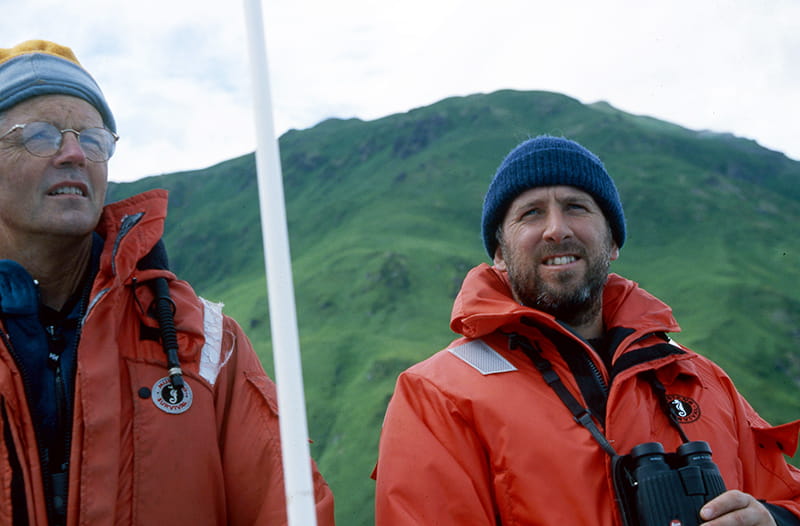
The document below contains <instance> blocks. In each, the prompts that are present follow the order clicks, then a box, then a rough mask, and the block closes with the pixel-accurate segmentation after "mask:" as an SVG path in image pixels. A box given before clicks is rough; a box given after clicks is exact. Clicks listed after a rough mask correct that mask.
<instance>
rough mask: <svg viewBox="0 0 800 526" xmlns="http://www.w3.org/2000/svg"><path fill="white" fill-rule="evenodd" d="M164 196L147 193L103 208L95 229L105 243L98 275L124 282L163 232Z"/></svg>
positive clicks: (164, 216) (164, 191)
mask: <svg viewBox="0 0 800 526" xmlns="http://www.w3.org/2000/svg"><path fill="white" fill-rule="evenodd" d="M167 195H168V193H167V191H166V190H160V189H158V190H150V191H148V192H143V193H141V194H138V195H135V196H133V197H129V198H127V199H123V200H121V201H117V202H115V203H111V204H108V205H106V206H105V208H104V209H103V214H102V215H101V217H100V222H99V223H98V225H97V229H96V232H97V233H98V234H100V236H101V237H103V239H105V241H106V242H105V247H104V250H103V254H102V256H101V259H100V268H101V272H106V273H110V274H111V275H112V276H113V277H115V278H116V279H119V280H121V281H123V282H124V281H126V280H127V279H128V276H130V275H131V274H132V273H133V272H134V270H135V269H136V263H137V262H138V261H139V260H140V259H141V258H143V257H144V256H145V255H146V254H147V253H148V252H150V250H151V249H152V248H153V246H154V245H155V244H156V243H157V242H158V240H159V239H161V236H162V235H163V233H164V220H165V218H166V216H167ZM134 229H135V232H136V233H135V235H130V233H131V232H132V231H133V230H134Z"/></svg>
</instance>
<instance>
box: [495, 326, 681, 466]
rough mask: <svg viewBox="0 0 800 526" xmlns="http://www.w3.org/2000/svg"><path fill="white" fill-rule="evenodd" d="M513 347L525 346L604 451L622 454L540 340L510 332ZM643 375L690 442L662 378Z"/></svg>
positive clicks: (669, 416) (665, 410) (675, 425)
mask: <svg viewBox="0 0 800 526" xmlns="http://www.w3.org/2000/svg"><path fill="white" fill-rule="evenodd" d="M509 347H510V348H511V349H521V350H522V352H524V353H525V355H526V356H527V357H528V358H529V359H530V360H531V362H533V365H534V366H535V367H536V369H537V370H538V371H539V372H540V373H541V374H542V378H544V381H545V383H547V385H549V386H550V388H551V389H553V391H555V393H556V395H558V397H559V398H560V399H561V401H562V402H563V403H564V405H565V406H567V409H569V410H570V412H571V413H572V417H573V418H574V419H575V421H576V422H577V423H579V424H580V425H582V426H583V427H585V428H586V429H587V430H588V431H589V433H591V435H592V437H594V439H595V440H596V441H597V443H598V444H600V447H601V448H603V451H605V452H606V453H608V455H609V456H610V457H612V458H613V457H616V456H618V455H617V452H616V450H615V449H614V446H612V445H611V443H610V442H609V441H608V439H607V438H606V436H605V435H604V434H603V432H602V431H600V428H598V427H597V423H596V422H595V421H594V418H593V417H592V413H591V411H590V410H589V409H588V408H586V407H584V406H582V405H581V404H580V402H578V400H577V399H576V398H575V397H574V396H573V395H572V393H571V392H570V390H569V389H567V387H566V386H565V385H564V382H563V381H561V377H559V376H558V373H556V371H555V370H554V369H553V364H552V363H550V361H549V360H548V359H547V358H545V357H544V356H542V349H541V347H539V345H538V343H535V342H534V343H533V344H532V343H531V342H530V340H528V338H526V337H525V336H522V335H520V334H516V333H515V334H510V335H509ZM642 375H643V376H644V378H645V380H647V383H649V384H650V387H651V388H652V389H653V393H654V394H655V395H656V398H658V400H659V402H660V404H659V406H660V407H661V410H662V411H664V413H665V414H666V415H667V418H668V419H669V421H670V423H671V424H672V426H673V427H674V428H675V429H676V430H677V431H678V433H679V434H680V436H681V439H682V440H683V442H684V443H685V442H689V438H688V437H687V436H686V433H685V432H684V431H683V428H682V427H681V424H680V422H679V421H678V418H677V416H676V415H675V413H674V412H673V411H672V407H671V406H670V404H669V400H667V391H666V389H665V388H664V384H662V383H661V382H660V381H659V380H658V378H657V377H656V374H655V371H652V370H649V371H645V372H644V373H642Z"/></svg>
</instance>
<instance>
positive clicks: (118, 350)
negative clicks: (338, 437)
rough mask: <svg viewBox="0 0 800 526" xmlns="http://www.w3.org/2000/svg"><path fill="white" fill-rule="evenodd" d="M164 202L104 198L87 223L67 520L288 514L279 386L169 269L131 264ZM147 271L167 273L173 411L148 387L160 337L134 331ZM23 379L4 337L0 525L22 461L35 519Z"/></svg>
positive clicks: (159, 224)
mask: <svg viewBox="0 0 800 526" xmlns="http://www.w3.org/2000/svg"><path fill="white" fill-rule="evenodd" d="M166 210H167V193H166V191H163V190H153V191H150V192H146V193H144V194H140V195H137V196H134V197H132V198H130V199H126V200H124V201H120V202H118V203H113V204H111V205H108V206H106V208H105V210H104V212H103V216H102V218H101V220H100V223H99V225H98V228H97V231H98V233H99V234H100V235H101V236H102V237H103V238H104V239H105V240H106V242H105V246H104V251H103V254H102V256H101V260H100V270H99V272H98V275H97V278H96V279H95V282H94V285H93V288H92V292H91V300H90V306H89V310H88V312H87V314H86V316H85V318H84V325H83V330H82V333H81V339H80V346H79V348H78V368H77V375H76V379H75V407H74V420H73V432H72V448H71V457H70V459H71V460H70V482H69V504H68V511H67V519H68V524H69V525H70V526H72V525H78V524H88V525H92V526H100V525H115V526H120V525H122V526H125V525H134V524H136V525H152V524H192V525H195V526H197V525H208V526H217V525H226V524H227V525H252V524H259V525H260V524H264V525H273V524H274V525H280V524H286V522H287V521H286V509H285V497H284V489H283V475H282V467H281V453H280V441H279V428H278V415H277V405H276V395H275V386H274V384H273V382H272V381H271V380H270V379H269V378H268V376H267V375H266V373H265V372H264V369H263V368H262V366H261V363H260V362H259V360H258V357H257V355H256V354H255V352H254V351H253V349H252V347H251V345H250V342H249V340H248V339H247V337H246V336H245V334H244V332H243V331H242V329H241V328H240V327H239V325H238V324H237V323H236V322H235V321H233V320H232V319H231V318H228V317H227V316H224V315H223V314H222V310H221V305H216V304H213V303H210V302H208V301H205V300H202V299H201V298H198V297H197V296H196V295H195V293H194V291H193V290H192V289H191V287H190V286H189V284H188V283H186V282H185V281H181V280H178V279H176V278H175V276H174V275H173V274H172V273H171V272H169V271H164V270H157V269H151V270H138V269H137V268H136V263H137V262H138V261H139V260H140V259H141V258H142V257H144V256H145V255H146V254H147V253H148V252H149V251H150V249H151V248H152V247H153V246H154V245H155V244H156V242H157V241H158V240H159V239H160V238H161V236H162V233H163V225H164V219H165V217H166ZM157 276H166V277H167V278H168V279H169V280H170V294H171V296H172V299H173V301H174V302H175V305H176V309H175V325H176V328H177V331H178V347H179V357H180V362H181V367H182V369H183V373H184V379H185V381H186V383H187V384H188V386H189V387H190V389H191V393H192V400H191V405H190V406H189V407H188V409H187V410H185V411H184V412H182V413H177V414H173V413H169V412H166V411H165V410H163V409H162V408H161V407H158V406H157V404H156V401H155V400H156V399H157V398H158V393H156V395H155V396H152V393H153V391H154V390H156V391H157V388H156V384H157V382H158V381H159V380H160V379H162V378H164V377H166V376H167V368H166V359H165V355H164V351H163V348H162V346H161V343H160V342H159V341H158V339H157V338H155V339H148V338H143V334H144V333H145V332H148V329H146V328H151V329H155V328H156V327H157V323H156V321H155V319H154V318H152V317H151V316H150V315H149V314H148V312H147V309H148V308H149V306H150V305H151V303H152V300H153V293H152V290H151V287H150V286H149V285H148V284H147V281H148V280H151V279H153V278H154V277H157ZM19 376H20V375H19V371H18V370H17V368H16V366H15V364H14V361H13V359H12V358H11V357H10V356H9V353H8V352H7V350H6V349H5V348H4V347H2V346H1V345H0V397H1V398H2V399H1V400H0V404H1V405H2V408H3V411H4V414H5V418H4V419H3V420H2V421H0V427H2V428H3V429H2V430H0V431H1V432H2V434H0V524H11V520H12V519H11V517H12V509H11V495H10V486H11V480H12V477H13V476H14V475H15V474H16V475H19V474H20V473H19V472H20V471H21V474H22V476H23V479H24V487H25V492H26V495H27V499H28V509H27V513H28V518H29V521H30V524H31V525H32V526H41V525H45V524H46V523H47V519H46V511H45V504H44V501H43V495H44V492H43V488H42V482H41V475H40V472H39V469H40V468H39V456H38V453H37V451H36V444H35V439H34V431H33V427H32V424H31V421H30V417H29V413H28V408H27V402H26V400H25V396H24V394H23V393H24V390H23V384H22V381H21V379H20V377H19ZM168 403H169V401H167V405H168ZM4 436H11V437H13V441H12V443H7V441H6V440H4V439H2V437H4ZM10 455H11V456H12V457H13V455H15V456H16V457H17V459H18V461H19V463H18V466H17V468H18V469H17V470H16V471H15V470H14V469H13V468H14V466H12V465H11V463H10V458H12V457H10ZM312 465H313V461H312ZM313 466H314V484H315V497H316V499H317V514H318V517H319V518H318V523H319V524H320V525H321V526H323V525H324V526H329V525H332V524H333V496H332V494H331V492H330V489H329V488H328V486H327V484H326V483H325V481H324V480H323V479H322V476H321V475H320V474H319V472H318V471H317V469H316V466H315V465H313Z"/></svg>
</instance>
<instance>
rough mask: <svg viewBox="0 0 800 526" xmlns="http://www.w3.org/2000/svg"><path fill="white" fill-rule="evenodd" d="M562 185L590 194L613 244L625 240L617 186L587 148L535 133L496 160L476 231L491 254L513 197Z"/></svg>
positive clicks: (623, 215) (492, 255) (620, 244)
mask: <svg viewBox="0 0 800 526" xmlns="http://www.w3.org/2000/svg"><path fill="white" fill-rule="evenodd" d="M556 185H566V186H574V187H576V188H580V189H581V190H583V191H584V192H586V193H588V194H589V195H591V196H592V197H593V198H594V200H595V201H596V202H597V205H598V206H599V207H600V209H601V210H602V211H603V214H604V215H605V217H606V220H607V221H608V224H609V225H610V226H611V233H612V235H613V237H614V241H615V242H616V243H617V247H619V248H622V244H623V243H625V214H624V213H623V211H622V203H621V202H620V200H619V194H618V193H617V187H616V186H614V181H613V180H612V179H611V177H610V176H609V175H608V172H606V169H605V167H604V166H603V163H602V162H600V159H598V158H597V156H596V155H594V154H593V153H592V152H590V151H589V150H587V149H586V148H584V147H583V146H581V145H580V144H578V143H576V142H575V141H571V140H569V139H563V138H559V137H550V136H546V135H543V136H539V137H536V138H534V139H528V140H527V141H525V142H523V143H521V144H520V145H518V146H517V147H516V148H514V149H513V150H511V153H509V154H508V155H507V156H506V158H505V159H504V160H503V162H502V163H500V167H499V168H498V169H497V173H496V174H495V176H494V179H492V182H491V184H490V185H489V190H488V192H487V193H486V197H485V199H484V201H483V219H482V225H481V233H482V235H483V245H484V247H486V252H488V253H489V257H490V258H494V253H495V250H497V237H496V235H497V228H498V227H499V226H500V225H501V224H502V222H503V220H504V219H505V215H506V211H507V210H508V207H509V205H511V202H512V201H513V200H514V199H516V197H517V196H518V195H520V194H521V193H523V192H525V191H526V190H529V189H531V188H536V187H539V186H556Z"/></svg>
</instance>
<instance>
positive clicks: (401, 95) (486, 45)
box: [0, 0, 800, 181]
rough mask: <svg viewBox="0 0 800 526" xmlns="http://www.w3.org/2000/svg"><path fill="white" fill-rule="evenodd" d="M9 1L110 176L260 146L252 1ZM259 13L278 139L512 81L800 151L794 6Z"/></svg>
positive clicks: (189, 165) (418, 0)
mask: <svg viewBox="0 0 800 526" xmlns="http://www.w3.org/2000/svg"><path fill="white" fill-rule="evenodd" d="M0 8H2V9H1V10H0V12H2V13H3V14H2V17H1V18H0V35H2V41H1V42H0V47H5V48H7V47H11V46H13V45H15V44H17V43H19V42H21V41H24V40H28V39H31V38H44V39H47V40H53V41H56V42H58V43H60V44H63V45H66V46H69V47H71V48H72V49H73V51H74V52H75V54H76V55H77V57H78V59H79V60H80V61H81V62H82V63H83V65H84V66H85V67H86V68H87V69H88V70H89V72H90V73H91V74H92V75H93V76H94V77H95V78H96V79H97V81H98V82H99V83H100V86H101V87H102V89H103V91H104V92H105V95H106V98H107V99H108V101H109V103H110V104H111V107H112V109H113V111H114V113H115V117H116V119H117V125H118V128H119V133H120V135H121V136H122V139H121V140H120V143H119V145H118V149H117V154H116V155H115V157H114V158H113V159H112V160H111V162H110V168H109V172H110V178H111V179H112V180H114V181H125V180H133V179H137V178H140V177H144V176H149V175H159V174H163V173H171V172H176V171H183V170H193V169H198V168H205V167H208V166H211V165H213V164H216V163H218V162H220V161H223V160H226V159H230V158H232V157H236V156H239V155H242V154H244V153H249V152H251V151H253V149H254V148H255V143H256V140H255V124H254V123H255V120H254V117H253V111H252V97H251V92H252V81H251V76H250V67H249V57H248V41H247V38H248V35H247V31H246V25H245V20H244V3H243V1H240V0H233V1H230V2H228V1H226V2H208V1H204V0H158V1H156V0H136V1H121V0H120V1H115V0H76V1H68V2H64V1H63V0H25V1H24V2H20V1H18V0H0ZM262 9H263V12H264V15H265V17H264V18H265V19H264V27H265V31H266V49H267V52H268V61H269V70H270V76H271V92H272V102H273V112H274V128H275V130H276V132H277V134H278V135H280V134H282V133H283V132H285V131H286V130H288V129H291V128H297V129H303V128H308V127H311V126H313V125H315V124H317V123H318V122H320V121H322V120H324V119H326V118H329V117H341V118H349V117H358V118H361V119H365V120H370V119H376V118H379V117H383V116H386V115H390V114H393V113H398V112H405V111H408V110H410V109H413V108H416V107H420V106H426V105H429V104H432V103H434V102H436V101H438V100H441V99H443V98H446V97H449V96H453V95H469V94H472V93H489V92H492V91H495V90H498V89H505V88H511V89H518V90H548V91H554V92H559V93H563V94H566V95H569V96H572V97H575V98H577V99H578V100H580V101H581V102H584V103H592V102H596V101H598V100H605V101H607V102H609V103H610V104H612V105H613V106H615V107H617V108H619V109H621V110H624V111H627V112H630V113H635V114H643V115H650V116H653V117H657V118H659V119H663V120H667V121H670V122H673V123H676V124H680V125H682V126H685V127H688V128H691V129H709V130H714V131H718V132H731V133H733V134H735V135H738V136H741V137H747V138H750V139H754V140H756V141H758V142H759V143H760V144H761V145H763V146H765V147H767V148H770V149H773V150H779V151H782V152H784V153H785V154H787V155H788V156H789V157H792V158H793V159H800V140H799V139H798V137H800V124H799V123H800V102H798V96H799V95H800V1H798V0H768V1H767V2H754V1H752V0H731V1H716V0H701V1H697V0H673V1H667V2H665V1H661V2H647V1H642V0H605V1H602V2H597V1H585V2H582V1H569V2H558V1H549V2H538V1H535V0H508V1H504V0H494V1H487V0H481V1H468V0H403V1H402V2H386V1H377V0H376V1H369V0H340V1H338V2H336V1H330V0H278V1H270V0H264V1H263V2H262ZM531 131H532V133H537V132H538V130H531ZM543 131H546V130H543Z"/></svg>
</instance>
